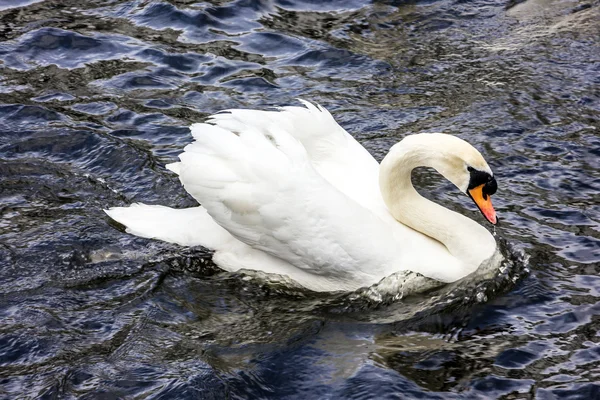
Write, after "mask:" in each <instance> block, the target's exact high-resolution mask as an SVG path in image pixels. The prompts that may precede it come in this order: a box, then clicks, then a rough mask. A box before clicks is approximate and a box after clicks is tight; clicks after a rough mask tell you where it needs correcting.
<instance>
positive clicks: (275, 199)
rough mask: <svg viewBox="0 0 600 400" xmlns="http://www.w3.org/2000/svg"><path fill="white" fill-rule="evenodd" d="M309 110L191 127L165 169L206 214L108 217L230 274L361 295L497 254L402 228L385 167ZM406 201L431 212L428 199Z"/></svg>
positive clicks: (244, 115)
mask: <svg viewBox="0 0 600 400" xmlns="http://www.w3.org/2000/svg"><path fill="white" fill-rule="evenodd" d="M303 104H304V106H305V107H284V108H281V109H279V110H277V111H256V110H229V111H227V112H224V113H220V114H216V115H213V116H211V117H210V118H209V120H208V121H207V122H206V123H199V124H194V125H192V126H191V132H192V135H193V137H194V142H193V143H191V144H189V145H187V146H186V147H185V149H184V152H183V153H182V154H181V155H180V156H179V158H180V162H177V163H174V164H170V165H168V166H167V168H169V169H170V170H171V171H173V172H175V173H177V174H178V175H179V179H180V180H181V183H182V184H183V186H184V187H185V189H186V190H187V191H188V192H189V193H190V194H191V195H192V196H193V197H194V198H195V199H196V200H197V201H198V202H199V203H200V204H202V206H199V207H195V208H190V209H171V208H168V207H163V206H149V205H142V204H136V205H133V206H131V207H127V208H120V207H117V208H111V209H109V210H107V211H106V212H107V214H108V215H109V216H110V217H111V218H113V219H115V220H116V221H118V222H120V223H122V224H124V225H125V226H126V227H127V231H128V232H130V233H132V234H135V235H138V236H142V237H147V238H156V239H160V240H164V241H168V242H173V243H178V244H180V245H184V246H197V245H201V246H204V247H207V248H209V249H212V250H214V251H215V254H214V256H213V260H214V261H215V263H217V264H218V265H219V266H221V267H222V268H224V269H226V270H230V271H235V270H238V269H255V270H260V271H264V272H267V273H277V274H283V275H288V276H289V277H290V278H292V279H294V280H295V281H297V282H298V283H300V284H301V285H303V286H305V287H307V288H309V289H312V290H317V291H332V290H355V289H357V288H359V287H363V286H368V285H371V284H374V283H377V282H378V281H379V280H381V279H382V278H384V277H386V276H388V275H390V274H392V273H394V272H397V271H399V270H403V269H407V270H412V271H415V272H420V273H423V274H424V275H426V276H429V277H431V278H434V279H439V280H442V281H445V282H448V281H453V280H456V279H460V278H461V277H463V276H464V275H466V274H468V273H469V272H472V271H473V270H474V269H475V268H477V266H478V265H479V263H481V262H482V261H483V260H484V259H486V258H489V256H491V255H492V254H493V250H495V241H494V240H493V238H491V242H490V241H489V238H487V237H484V238H483V239H477V242H481V243H482V244H483V245H484V247H485V248H484V249H483V252H482V254H481V255H476V257H475V258H473V259H471V258H472V257H471V256H470V255H469V256H468V257H467V256H466V255H465V256H463V255H461V254H451V252H449V250H448V248H447V247H445V246H444V245H443V244H442V243H440V242H439V241H437V240H435V239H433V238H432V237H430V236H433V237H435V235H430V236H427V235H425V234H423V233H420V232H419V231H418V228H416V229H417V230H416V229H415V228H414V227H413V228H411V227H408V226H406V225H404V224H402V223H400V222H398V221H397V219H396V218H394V217H393V216H392V214H390V212H389V211H388V207H387V206H386V203H385V202H384V200H383V197H382V193H381V191H380V185H379V175H380V167H379V164H378V163H377V162H376V161H375V159H373V157H372V156H371V155H370V154H369V153H368V152H367V151H366V150H365V149H364V148H363V147H362V146H361V145H360V144H359V143H358V142H357V141H356V140H355V139H354V138H353V137H352V136H351V135H349V134H348V133H347V132H346V131H345V130H344V129H343V128H342V127H340V126H339V125H338V124H337V123H336V122H335V120H334V119H333V118H332V116H331V115H330V114H329V112H327V111H326V110H325V109H323V108H321V107H315V106H314V105H312V104H310V103H308V102H304V101H303ZM453 140H460V139H456V138H453ZM461 142H462V141H461ZM452 143H453V142H452ZM463 143H464V142H463ZM466 146H469V145H468V144H466ZM459 147H460V146H459ZM469 147H470V146H469ZM473 150H474V149H473ZM475 152H476V150H475ZM477 154H479V153H478V152H477ZM469 157H472V155H471V154H469ZM479 157H481V156H480V155H479ZM475 158H477V157H475ZM481 162H483V163H484V164H485V161H483V159H482V158H481V160H478V159H477V160H474V163H481ZM481 168H487V169H489V167H487V164H485V166H483V167H481ZM410 169H412V167H411V168H410ZM490 172H491V171H490ZM408 174H409V176H410V170H409V171H408ZM415 193H416V192H415ZM408 201H409V202H408V203H407V206H411V203H410V201H414V203H413V204H412V205H413V206H414V207H415V209H416V210H421V209H422V211H423V212H427V209H426V208H427V207H428V205H427V203H424V202H423V201H425V202H427V200H424V199H422V198H421V200H419V199H416V198H415V199H410V200H408ZM423 207H425V208H423ZM437 207H439V206H437ZM446 211H447V212H448V213H449V214H448V215H449V216H450V217H451V218H458V217H460V218H458V219H456V220H455V221H452V222H451V223H452V224H457V223H458V224H461V223H465V224H467V225H468V226H467V225H465V228H464V229H463V231H464V232H463V231H461V230H460V229H458V231H457V232H459V233H460V234H465V232H467V230H468V229H472V230H473V229H475V231H476V232H473V238H475V236H476V235H481V234H482V232H485V233H487V235H489V233H488V232H487V230H485V229H484V228H482V227H481V226H479V225H478V224H476V223H474V222H473V221H471V220H469V219H467V218H465V217H463V216H460V215H458V214H455V213H452V212H451V211H449V210H446ZM452 214H454V215H452ZM456 215H458V217H456ZM463 219H464V220H466V221H468V222H465V221H464V220H463ZM469 224H471V225H469ZM472 225H474V226H476V227H478V228H481V229H476V228H473V226H472ZM466 234H467V235H469V233H468V232H467V233H466ZM489 236H490V237H491V235H489ZM486 239H487V240H486ZM466 240H471V239H470V238H467V239H466ZM490 246H492V247H493V248H491V247H490ZM450 247H451V246H450ZM450 247H449V248H450ZM490 250H492V251H491V253H490ZM488 253H489V254H488ZM465 260H466V261H465ZM473 263H477V265H472V264H473ZM467 264H468V265H467Z"/></svg>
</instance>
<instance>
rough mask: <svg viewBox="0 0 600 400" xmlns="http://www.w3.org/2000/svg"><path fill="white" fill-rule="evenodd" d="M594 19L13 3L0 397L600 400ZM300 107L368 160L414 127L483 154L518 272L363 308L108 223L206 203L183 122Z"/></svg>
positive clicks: (0, 55) (504, 5) (557, 11)
mask: <svg viewBox="0 0 600 400" xmlns="http://www.w3.org/2000/svg"><path fill="white" fill-rule="evenodd" d="M517 3H518V4H517ZM599 21H600V4H599V3H598V1H597V0H591V1H585V0H581V1H576V0H573V1H567V0H556V1H551V0H527V1H525V2H512V1H509V2H505V1H499V0H475V1H471V2H465V1H460V0H439V1H392V0H389V1H373V2H367V1H358V0H355V1H352V0H351V1H331V2H321V1H294V0H292V1H289V0H286V1H247V0H246V1H244V0H240V1H224V0H215V1H213V2H211V3H196V2H193V1H187V0H163V1H153V0H139V1H121V0H110V1H108V0H102V1H100V0H86V1H79V2H71V1H68V2H67V1H62V0H38V1H35V0H0V290H1V293H2V295H1V297H0V396H1V397H2V398H19V399H26V398H90V399H91V398H160V399H166V398H178V399H185V398H189V399H192V398H198V399H211V398H213V399H221V398H233V399H247V398H265V399H267V398H288V399H296V398H297V399H321V398H330V399H384V398H390V399H391V398H394V399H414V398H426V399H433V398H444V399H446V398H468V399H471V398H473V399H474V398H481V399H489V398H505V399H525V398H539V399H558V398H560V399H563V398H572V399H592V398H600V385H599V384H598V382H600V317H599V315H600V277H599V272H600V205H599V199H600V196H599V192H600V134H599V132H600V131H599V129H600V122H599V117H600V91H599V88H600V23H599ZM297 97H302V98H305V99H307V100H312V101H315V102H319V103H321V104H322V105H324V106H325V107H327V108H328V109H329V110H331V112H332V113H333V114H334V116H335V118H336V119H337V120H338V121H339V122H340V124H341V125H342V126H344V127H345V128H346V129H347V130H348V131H349V132H351V133H352V134H353V135H355V137H356V138H357V139H358V140H359V141H360V142H361V143H362V144H363V145H364V146H365V147H366V148H367V149H368V150H369V151H371V152H372V154H373V155H375V157H377V158H378V159H381V158H382V157H383V155H385V153H386V152H387V150H388V149H389V147H390V146H391V145H392V144H393V143H395V142H396V141H398V140H399V139H400V138H402V137H404V136H405V135H407V134H410V133H415V132H421V131H430V132H431V131H443V132H447V133H452V134H456V135H458V136H460V137H462V138H464V139H467V140H468V141H470V142H471V143H473V144H474V145H475V146H476V147H478V148H479V149H480V150H481V151H482V153H483V154H484V156H485V157H486V159H487V160H488V162H489V164H490V165H491V167H492V169H493V170H494V171H495V173H496V176H497V179H498V184H499V190H498V193H497V194H496V195H495V196H494V201H495V203H494V204H495V206H496V209H497V211H498V214H499V216H500V219H501V223H500V226H499V227H498V229H497V234H498V236H499V237H500V238H502V239H503V240H505V241H506V243H507V244H506V249H505V253H506V254H507V255H508V256H509V258H510V260H511V263H510V265H509V266H508V267H506V268H507V270H506V271H500V272H499V274H498V276H496V277H495V278H493V279H492V280H488V281H487V282H483V283H479V284H477V285H475V284H473V287H471V286H470V285H464V284H463V286H462V287H460V288H457V287H448V288H442V289H439V290H434V291H432V292H430V293H426V294H423V295H419V296H413V297H409V298H405V299H400V300H396V301H383V302H377V301H374V302H365V301H364V300H363V299H354V298H352V297H351V296H350V297H348V296H337V295H316V294H313V293H309V292H303V291H298V290H293V289H291V288H288V287H284V286H277V285H274V284H268V283H265V282H264V281H262V280H260V279H255V278H252V277H251V276H247V275H244V274H227V273H224V272H222V271H220V270H219V269H218V268H216V267H214V266H213V265H211V264H210V263H209V262H208V260H209V259H210V254H209V253H208V252H206V251H204V250H203V249H183V248H180V247H178V246H175V245H169V244H165V243H160V242H157V241H152V240H146V239H140V238H136V237H133V236H130V235H128V234H126V233H124V232H123V231H122V230H121V227H119V226H117V225H116V224H114V223H113V222H111V221H110V220H109V219H108V218H107V217H106V216H105V215H104V214H103V213H102V211H101V210H102V208H106V207H107V206H117V205H126V204H130V203H132V202H135V201H142V202H146V203H154V204H164V205H169V206H173V207H186V206H190V205H194V204H195V203H194V201H193V200H192V199H191V198H190V197H189V196H188V195H187V194H186V193H185V191H184V190H183V189H182V188H181V186H180V184H179V182H178V180H177V179H176V178H175V177H174V176H173V174H171V173H169V172H168V171H166V170H165V169H164V164H165V163H168V162H172V161H174V160H175V157H176V155H177V154H178V153H179V152H181V149H182V148H183V146H184V145H185V144H187V143H189V142H190V141H191V137H190V134H189V131H188V129H187V126H189V125H190V124H191V123H193V122H198V121H202V120H203V118H205V117H206V116H207V115H209V114H210V113H214V112H216V111H219V110H221V109H226V108H233V107H243V108H263V109H264V108H267V107H269V106H273V105H290V104H295V100H294V99H295V98H297ZM415 182H416V184H417V185H418V186H419V187H420V188H421V191H422V192H423V193H424V194H425V195H426V196H428V197H431V198H433V199H436V201H438V202H440V203H442V204H444V205H445V206H447V207H450V208H453V209H455V210H459V211H461V212H462V213H465V214H467V215H469V216H471V217H473V218H476V219H478V221H481V217H480V216H478V215H477V213H476V211H475V210H474V207H473V206H472V205H471V204H469V201H468V199H466V197H465V196H464V195H461V194H460V193H457V191H456V190H455V189H454V188H453V187H452V185H451V184H449V183H447V182H445V181H443V180H442V179H441V178H440V177H439V176H437V175H436V174H435V173H432V172H431V171H421V173H419V174H417V176H416V177H415ZM521 250H523V251H524V252H525V253H526V254H527V256H528V257H529V263H528V264H527V263H526V262H525V260H524V259H523V257H522V256H519V254H520V253H519V252H520V251H521Z"/></svg>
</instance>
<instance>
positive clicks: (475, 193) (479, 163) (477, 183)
mask: <svg viewBox="0 0 600 400" xmlns="http://www.w3.org/2000/svg"><path fill="white" fill-rule="evenodd" d="M431 135H432V137H431V140H432V143H435V144H434V145H433V147H434V148H435V150H436V152H435V153H436V154H437V160H432V161H433V164H434V168H436V169H437V170H438V171H439V172H440V173H441V174H442V175H444V176H445V177H446V179H448V180H449V181H450V182H452V183H454V184H455V185H456V187H458V188H459V189H460V190H461V191H462V192H463V193H465V194H466V195H467V196H469V197H470V198H471V199H472V200H473V202H474V203H475V205H476V206H477V208H479V211H481V213H482V214H483V216H484V217H485V218H486V219H487V220H488V221H489V222H491V223H492V224H494V225H495V224H496V223H497V222H498V219H497V217H496V211H495V210H494V207H493V206H492V198H491V196H492V195H493V194H494V193H496V189H497V188H498V184H497V183H496V178H494V173H493V172H492V170H491V168H490V167H489V165H488V164H487V162H486V161H485V159H484V158H483V156H482V155H481V153H480V152H479V151H478V150H477V149H476V148H475V147H473V146H471V145H470V144H469V143H467V142H466V141H464V140H462V139H460V138H458V137H456V136H452V135H446V134H442V133H434V134H431Z"/></svg>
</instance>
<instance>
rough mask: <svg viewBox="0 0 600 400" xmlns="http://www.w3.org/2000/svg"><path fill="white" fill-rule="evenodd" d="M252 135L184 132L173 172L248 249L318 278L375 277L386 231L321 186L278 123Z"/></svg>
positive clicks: (246, 131)
mask: <svg viewBox="0 0 600 400" xmlns="http://www.w3.org/2000/svg"><path fill="white" fill-rule="evenodd" d="M260 128H261V129H257V128H256V127H253V126H247V125H244V126H242V125H240V126H239V127H237V128H236V129H227V128H226V126H225V125H224V124H221V123H220V122H219V123H218V124H217V125H212V124H206V123H204V124H194V125H192V127H191V131H192V135H193V136H194V139H195V142H194V143H192V144H190V145H188V146H186V147H185V151H184V153H182V154H181V155H180V156H179V157H180V160H181V162H180V163H179V164H178V166H177V169H178V171H179V176H180V179H181V181H182V183H183V185H184V187H185V189H186V190H187V191H188V192H189V193H190V194H191V195H192V196H194V198H196V200H198V201H199V202H200V203H201V204H202V205H203V206H204V207H205V208H206V209H207V211H208V213H209V214H210V215H211V217H212V218H213V219H214V220H215V221H216V222H217V223H218V224H219V225H221V226H222V227H223V228H225V229H226V230H227V231H229V232H230V233H231V234H232V235H233V236H235V237H236V238H237V239H239V240H241V241H242V242H244V243H246V244H248V245H250V246H252V247H253V248H256V249H259V250H262V251H264V252H266V253H268V254H270V255H272V256H275V257H279V258H281V259H283V260H286V261H288V262H289V263H291V264H293V265H294V266H296V267H298V268H301V269H303V270H305V271H309V272H311V273H314V274H319V275H322V276H324V277H336V276H337V277H339V279H353V280H355V279H360V280H361V281H364V282H372V281H373V277H372V276H371V275H373V276H377V277H380V274H378V273H380V271H378V270H377V269H378V268H379V267H381V268H385V267H386V266H387V267H389V264H390V263H391V262H392V261H391V258H393V256H394V255H395V253H396V249H395V244H394V242H393V239H392V238H391V235H389V228H388V227H387V226H386V225H385V224H383V223H382V222H381V220H380V219H379V218H377V217H376V216H375V215H374V214H372V213H371V212H370V211H368V210H367V209H365V208H364V207H362V206H360V205H359V204H357V203H356V202H355V201H353V200H351V199H350V198H349V197H348V196H346V195H344V194H343V193H341V192H340V191H339V190H337V189H336V188H335V187H333V186H332V185H331V184H330V183H329V182H327V181H326V180H325V179H324V178H323V177H322V176H321V175H320V174H319V173H318V172H317V171H316V170H315V168H314V167H313V165H312V163H311V160H310V159H309V156H308V154H307V151H306V148H305V147H304V146H303V145H302V144H301V143H300V142H299V141H298V140H297V139H296V138H294V137H293V136H292V135H290V134H288V133H287V132H286V131H285V130H283V129H281V126H280V125H279V124H278V123H272V124H268V123H265V122H264V121H263V123H262V124H261V127H260ZM366 265H375V266H378V267H377V268H371V269H369V268H365V266H366ZM340 284H343V282H340Z"/></svg>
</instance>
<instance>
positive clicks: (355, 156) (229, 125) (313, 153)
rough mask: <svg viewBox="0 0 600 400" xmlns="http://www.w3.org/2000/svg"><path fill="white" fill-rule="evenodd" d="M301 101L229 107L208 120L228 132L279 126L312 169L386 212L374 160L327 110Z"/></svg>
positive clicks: (370, 207) (366, 205)
mask: <svg viewBox="0 0 600 400" xmlns="http://www.w3.org/2000/svg"><path fill="white" fill-rule="evenodd" d="M300 101H301V102H302V103H303V104H304V105H305V107H292V106H290V107H281V108H279V109H278V110H277V111H257V110H238V109H236V110H228V111H227V112H224V113H220V114H216V115H213V116H211V117H210V119H209V120H208V122H209V123H212V124H215V125H216V126H218V127H221V128H223V129H227V130H229V131H231V132H242V131H247V130H255V131H259V132H261V131H264V130H265V129H266V128H267V127H273V126H276V127H278V129H280V130H281V131H284V132H286V133H287V134H289V135H291V136H292V137H294V138H295V139H297V140H298V141H299V142H300V143H301V144H302V146H303V147H304V149H305V150H306V155H307V157H308V159H309V160H310V162H311V163H312V165H313V166H314V168H315V170H316V171H317V172H318V173H319V174H320V175H321V176H323V178H325V179H326V180H327V181H328V182H329V183H331V184H332V185H333V186H334V187H336V188H337V189H338V190H340V191H341V192H343V193H345V194H346V195H348V196H349V197H350V198H352V199H353V200H355V201H356V202H358V203H359V204H361V205H363V206H365V207H367V208H369V209H371V210H377V211H379V212H383V213H387V211H386V208H385V205H384V204H383V202H382V200H381V195H380V191H379V185H378V181H379V164H378V163H377V161H376V160H375V159H374V158H373V157H372V156H371V155H370V154H369V152H368V151H367V150H365V148H364V147H363V146H361V145H360V144H359V143H358V142H357V141H356V140H355V139H354V138H353V137H352V136H351V135H350V134H349V133H348V132H346V131H345V130H344V128H342V127H341V126H340V125H339V124H338V123H337V122H336V121H335V120H334V119H333V117H332V116H331V114H330V113H329V112H328V111H327V110H326V109H324V108H323V107H321V106H315V105H313V104H311V103H309V102H307V101H304V100H300ZM267 129H268V128H267Z"/></svg>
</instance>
